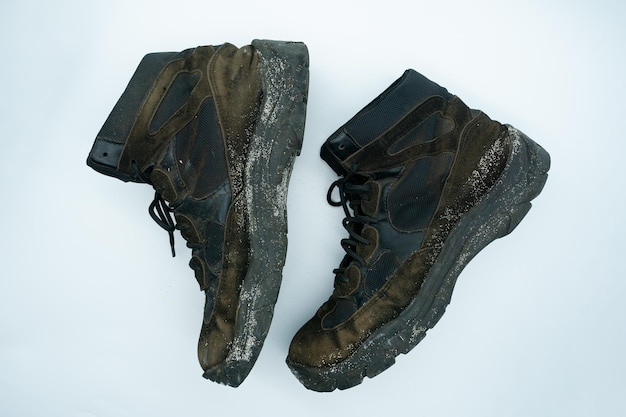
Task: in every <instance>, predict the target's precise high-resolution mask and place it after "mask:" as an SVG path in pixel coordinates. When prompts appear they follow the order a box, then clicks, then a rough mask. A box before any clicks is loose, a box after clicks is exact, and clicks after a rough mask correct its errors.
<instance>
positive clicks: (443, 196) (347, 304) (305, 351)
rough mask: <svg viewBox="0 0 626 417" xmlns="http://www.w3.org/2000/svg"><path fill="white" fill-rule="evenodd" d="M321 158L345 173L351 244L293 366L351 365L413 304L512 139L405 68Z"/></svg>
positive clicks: (342, 197)
mask: <svg viewBox="0 0 626 417" xmlns="http://www.w3.org/2000/svg"><path fill="white" fill-rule="evenodd" d="M321 154H322V158H323V159H324V160H325V161H326V162H327V163H328V164H329V165H330V166H331V167H332V168H333V170H335V172H336V173H337V174H338V175H340V176H341V177H340V178H339V179H338V180H337V181H336V182H335V183H334V184H333V185H332V186H331V189H330V190H329V203H331V204H333V205H336V206H343V208H344V211H345V213H346V218H345V219H344V222H343V223H344V227H345V228H346V229H347V232H348V236H349V237H348V238H346V239H344V240H343V241H342V246H343V247H344V250H345V251H346V256H345V257H344V259H343V261H342V263H341V264H340V266H339V268H337V269H336V270H335V271H334V272H335V274H336V276H335V286H334V292H333V294H332V295H331V297H330V298H329V300H328V301H327V302H326V303H324V305H322V307H320V309H319V310H318V311H317V313H316V315H315V316H314V317H313V318H312V319H311V320H310V321H309V322H308V323H307V324H305V325H304V326H303V328H302V329H300V331H299V332H298V333H297V334H296V336H295V337H294V339H293V341H292V344H291V347H290V351H289V357H288V360H289V361H291V362H292V363H297V364H301V365H304V366H313V367H323V366H331V365H332V364H334V363H338V362H340V361H342V360H343V359H345V358H347V357H348V356H349V355H350V354H351V353H352V352H354V351H355V350H356V349H357V348H358V347H359V346H360V344H361V343H362V342H363V341H364V340H365V339H366V338H367V337H368V336H370V335H371V334H373V333H374V332H375V331H376V330H377V329H379V328H381V327H382V326H384V325H385V324H386V323H388V322H390V321H392V320H393V319H394V318H396V317H397V316H398V315H399V314H400V313H401V312H402V311H403V309H404V308H406V307H407V305H408V304H409V303H410V302H411V301H412V300H413V299H414V298H415V296H416V295H417V293H418V292H419V291H420V289H421V287H422V285H423V283H424V280H425V279H426V278H427V276H428V272H429V270H430V269H431V267H432V265H433V264H434V263H435V261H436V259H437V256H438V254H439V252H440V251H441V248H442V246H443V245H444V243H445V240H446V237H447V236H448V234H449V233H450V231H451V230H452V229H453V228H454V226H455V225H456V224H457V223H458V221H459V220H460V219H461V218H462V217H463V215H464V214H465V213H467V212H468V211H469V210H470V209H471V208H472V207H473V206H474V205H476V203H477V202H478V201H480V199H481V198H482V196H484V195H485V194H486V193H487V192H488V190H489V189H490V187H491V186H492V185H493V184H494V183H495V182H496V181H497V179H498V177H499V176H500V174H501V173H502V170H503V169H504V166H505V164H506V160H507V155H508V154H509V141H508V139H507V135H506V127H504V126H503V125H501V124H500V123H498V122H495V121H492V120H491V119H489V117H487V116H486V115H485V114H483V113H482V112H479V111H475V110H471V109H470V108H468V107H467V106H466V105H465V104H464V103H463V102H462V101H461V100H460V99H459V98H458V97H456V96H454V95H451V94H450V93H448V91H447V90H446V89H444V88H443V87H440V86H439V85H437V84H435V83H433V82H432V81H430V80H428V79H426V78H425V77H423V76H422V75H420V74H418V73H417V72H415V71H413V70H408V71H406V72H405V74H404V75H403V76H402V77H401V78H400V79H398V80H397V81H396V82H395V83H394V84H392V85H391V86H390V87H389V88H388V89H387V90H386V91H385V92H383V93H382V94H381V95H380V96H379V97H377V98H376V99H375V100H374V101H373V102H372V103H370V104H369V105H368V106H366V107H365V108H364V109H363V110H361V111H360V112H359V113H358V114H357V115H356V116H355V117H353V118H352V119H351V120H350V121H349V122H348V123H346V124H345V125H344V126H342V127H341V128H340V129H339V130H337V131H336V132H335V133H334V134H333V135H332V136H331V137H330V138H329V139H328V140H327V141H326V142H325V144H324V145H323V147H322V151H321ZM333 190H336V191H334V192H333ZM336 194H339V198H336V197H333V195H336Z"/></svg>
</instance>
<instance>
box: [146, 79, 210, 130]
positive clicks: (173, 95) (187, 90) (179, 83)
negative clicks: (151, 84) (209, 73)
mask: <svg viewBox="0 0 626 417" xmlns="http://www.w3.org/2000/svg"><path fill="white" fill-rule="evenodd" d="M199 80H200V74H199V73H198V72H195V73H193V72H192V73H190V72H182V73H180V74H178V75H177V76H176V78H174V81H173V82H172V84H171V85H170V87H169V89H168V90H167V93H166V94H165V97H163V100H162V101H161V103H160V104H159V107H158V108H157V111H156V112H155V114H154V117H153V118H152V120H151V121H150V133H156V132H158V131H159V129H160V128H161V126H163V125H164V124H165V122H167V121H168V120H169V118H170V117H172V116H173V115H174V113H176V111H177V110H178V109H180V108H181V107H182V106H183V105H184V104H185V103H186V102H187V100H189V97H190V96H191V91H192V90H193V88H194V87H195V86H196V84H197V83H198V81H199Z"/></svg>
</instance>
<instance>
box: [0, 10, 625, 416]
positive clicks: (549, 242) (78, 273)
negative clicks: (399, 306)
mask: <svg viewBox="0 0 626 417" xmlns="http://www.w3.org/2000/svg"><path fill="white" fill-rule="evenodd" d="M625 11H626V7H625V6H624V3H623V2H620V1H601V0H599V1H595V2H586V1H552V2H551V1H544V0H541V1H538V0H524V1H515V2H500V1H486V0H477V1H472V2H466V1H460V0H450V1H447V2H434V1H431V2H409V1H406V2H401V1H397V0H387V1H384V2H372V1H339V0H337V1H328V2H327V1H322V0H319V1H315V2H294V1H279V0H268V1H232V2H231V1H228V2H226V1H222V2H210V1H186V0H180V1H177V2H166V1H126V0H124V1H117V0H116V1H112V0H109V1H94V2H90V1H78V0H60V1H55V2H44V1H39V2H38V1H33V0H21V1H19V2H18V1H9V2H4V3H3V4H2V5H1V6H0V34H1V36H0V51H1V54H2V64H1V66H0V91H1V97H2V98H1V99H0V106H1V107H0V132H1V135H2V139H1V140H2V164H0V174H1V176H0V178H1V181H2V183H1V185H2V187H1V189H2V191H3V199H2V202H1V203H0V210H1V213H2V215H1V216H0V230H2V234H1V235H0V236H2V250H1V251H0V415H2V416H47V417H51V416H80V417H87V416H98V417H108V416H151V417H160V416H201V415H223V416H240V415H241V416H243V415H246V416H249V415H260V416H268V415H272V416H288V415H298V416H320V415H324V416H331V415H339V414H343V415H354V416H375V415H409V414H411V415H423V416H459V415H463V416H481V417H486V416H498V417H500V416H524V417H527V416H568V417H574V416H584V417H587V416H591V415H597V416H603V417H611V416H624V415H626V403H625V401H624V398H623V394H624V392H626V360H625V359H624V352H626V332H625V331H624V330H625V329H624V327H625V326H624V324H625V323H624V318H625V317H626V303H625V302H624V294H626V276H625V274H624V267H623V260H622V259H621V258H622V256H624V245H623V244H622V241H623V239H624V237H623V235H624V233H625V232H626V228H625V222H624V218H623V214H624V212H625V211H626V210H625V209H626V207H625V197H624V181H625V179H626V176H625V170H624V165H625V164H624V161H625V160H624V154H625V151H626V145H625V143H626V138H625V137H624V123H623V120H624V114H625V112H624V110H625V108H624V104H623V103H624V100H625V97H626V88H625V87H626V83H625V81H624V74H626V65H625V64H626V63H625V53H624V46H623V42H624V40H626V29H625V26H624V24H623V22H624V19H625V18H626V13H625ZM254 38H267V39H283V40H301V41H304V42H306V44H307V45H308V47H309V52H310V58H311V66H310V75H311V79H310V94H309V106H308V114H307V126H306V133H305V141H304V147H303V149H302V155H301V157H300V158H299V159H298V160H297V161H296V166H295V170H294V172H293V176H292V181H291V186H290V189H289V200H288V210H289V252H288V257H287V263H286V266H285V269H284V278H283V285H282V287H281V293H280V296H279V300H278V304H277V305H276V313H275V317H274V322H273V324H272V328H271V330H270V333H269V336H268V337H267V339H266V342H265V346H264V349H263V351H262V353H261V355H260V357H259V359H258V362H257V364H256V366H255V368H254V369H253V370H252V373H251V374H250V376H249V377H248V379H247V380H246V381H245V382H244V383H243V385H242V386H241V387H240V388H237V389H233V388H229V387H224V386H220V385H217V384H215V383H212V382H210V381H207V380H204V379H203V378H202V377H201V369H200V367H199V365H198V363H197V359H196V353H195V352H196V341H197V336H198V331H199V326H200V320H201V316H202V306H203V296H202V294H201V293H200V292H199V291H198V289H197V284H196V282H195V280H194V279H193V272H192V271H191V270H190V269H189V268H188V266H187V262H188V260H189V252H188V250H187V249H186V248H185V247H184V240H183V239H182V238H180V237H177V253H178V256H177V257H176V258H174V259H172V258H171V257H170V256H169V246H168V240H167V234H166V233H165V232H163V231H162V230H161V229H160V228H159V227H157V226H156V225H155V224H154V223H153V222H152V220H151V219H150V217H149V216H148V214H147V211H146V208H147V205H148V203H149V202H150V200H151V198H152V191H151V189H150V188H149V187H146V186H141V185H137V184H125V183H123V182H121V181H117V180H114V179H112V178H109V177H105V176H103V175H100V174H97V173H96V172H95V171H92V170H91V169H90V168H88V167H87V166H86V165H85V159H86V157H87V154H88V152H89V150H90V148H91V145H92V142H93V139H94V138H95V135H96V133H97V132H98V130H99V129H100V127H101V125H102V123H103V122H104V120H105V119H106V117H107V115H108V114H109V112H110V110H111V109H112V107H113V105H114V104H115V102H116V101H117V99H118V97H119V96H120V94H121V93H122V91H123V89H124V87H125V86H126V84H127V82H128V81H129V79H130V76H131V75H132V73H133V71H134V70H135V68H136V66H137V64H138V63H139V60H140V59H141V57H142V56H143V55H144V54H146V53H148V52H157V51H179V50H182V49H186V48H189V47H193V46H197V45H203V44H220V43H223V42H231V43H234V44H236V45H238V46H242V45H244V44H248V43H249V42H250V41H251V40H252V39H254ZM406 68H414V69H416V70H417V71H419V72H421V73H423V74H424V75H425V76H427V77H429V78H430V79H432V80H433V81H435V82H437V83H439V84H441V85H443V86H445V87H446V88H448V90H449V91H451V92H452V93H454V94H457V95H459V96H460V97H461V98H462V99H463V100H464V101H465V102H466V103H468V104H469V105H470V106H472V107H474V108H479V109H481V110H483V111H485V112H486V113H487V114H489V115H490V116H491V117H492V118H494V119H496V120H499V121H501V122H505V123H510V124H513V125H514V126H516V127H518V128H519V129H521V130H522V131H524V132H525V133H526V134H528V135H529V136H530V137H532V138H533V139H535V140H536V141H537V142H539V143H540V144H542V145H543V146H544V147H545V148H546V149H547V150H548V151H549V152H550V154H551V156H552V169H551V171H550V176H549V178H548V182H547V184H546V187H545V189H544V192H543V193H542V194H541V195H540V196H539V197H538V198H537V199H536V200H535V201H534V205H533V209H532V210H531V211H530V213H529V214H528V216H527V217H526V219H525V220H524V221H523V222H522V223H521V225H520V226H519V227H518V228H517V229H516V230H515V231H514V232H513V233H512V234H511V235H510V236H508V237H506V238H504V239H500V240H498V241H496V242H494V243H493V244H492V245H490V246H489V247H488V248H487V249H485V250H484V251H483V252H481V253H480V254H479V255H478V256H477V258H476V259H475V260H474V261H472V262H471V263H470V265H469V266H468V267H467V268H466V269H465V271H464V272H463V273H462V274H461V276H460V278H459V281H458V284H457V287H456V289H455V293H454V296H453V298H452V303H451V304H450V306H449V308H448V311H447V313H446V314H445V315H444V317H443V318H442V320H441V321H440V323H439V324H438V325H437V326H436V327H435V328H434V329H432V330H431V331H430V332H429V334H428V335H427V337H426V338H425V339H424V340H423V341H422V343H420V344H419V345H418V346H417V347H416V348H415V349H413V351H412V352H411V353H410V354H409V355H402V356H400V357H399V358H398V360H397V363H396V365H394V366H393V367H391V368H390V369H389V370H387V371H386V372H384V373H383V374H381V375H379V376H378V377H376V378H374V379H366V380H365V381H364V383H363V384H361V385H360V386H357V387H355V388H353V389H350V390H348V391H344V392H339V391H336V392H334V393H332V394H318V393H313V392H310V391H307V390H306V389H304V388H303V387H302V386H301V385H300V384H299V382H298V381H297V380H296V379H295V378H294V377H293V376H292V375H291V373H290V371H289V370H288V368H287V367H286V365H285V364H284V358H285V356H286V353H287V348H288V345H289V342H290V340H291V337H292V336H293V334H294V333H295V332H296V330H297V329H298V328H299V327H300V326H301V325H302V324H303V323H304V322H305V321H306V320H307V319H308V318H309V317H310V316H311V315H312V314H313V313H314V311H315V310H316V309H317V307H318V306H319V305H320V304H321V302H322V301H323V300H325V299H326V298H327V297H328V295H329V294H330V292H331V290H332V279H333V276H332V269H333V268H334V267H336V266H337V264H338V262H339V260H340V259H341V257H342V256H343V252H342V250H341V247H340V245H339V240H340V239H341V238H342V237H345V236H344V235H345V231H344V230H343V228H342V227H341V218H342V210H341V209H339V208H333V207H330V206H328V205H327V203H326V200H325V196H326V190H327V187H328V186H329V185H330V183H331V182H332V181H333V180H334V179H335V177H334V175H333V173H332V171H331V170H330V169H329V168H328V167H327V166H326V165H325V163H324V162H323V161H322V160H321V159H320V158H319V148H320V146H321V144H322V143H323V141H324V140H325V139H326V137H327V136H328V135H330V134H331V133H332V132H333V131H334V130H335V129H336V128H337V127H339V126H340V125H341V124H343V123H344V122H345V121H347V120H348V118H350V117H351V116H352V115H353V114H354V113H355V112H356V111H358V110H359V109H361V108H362V107H363V106H364V105H366V104H367V103H368V102H369V101H370V100H371V99H373V98H374V97H375V96H376V95H378V94H379V93H380V92H381V91H382V90H383V89H384V88H386V87H387V86H388V85H389V84H390V83H391V82H393V81H394V80H395V79H396V78H398V77H399V76H400V75H401V74H402V72H403V71H404V70H405V69H406Z"/></svg>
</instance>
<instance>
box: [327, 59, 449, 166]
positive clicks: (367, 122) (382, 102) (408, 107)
mask: <svg viewBox="0 0 626 417" xmlns="http://www.w3.org/2000/svg"><path fill="white" fill-rule="evenodd" d="M432 96H440V97H443V98H444V99H446V100H447V99H450V98H451V97H452V95H451V94H450V93H449V92H448V90H446V89H445V88H443V87H441V86H440V85H438V84H436V83H434V82H432V81H430V80H429V79H427V78H426V77H424V76H423V75H421V74H419V73H417V72H416V71H414V70H412V69H409V70H406V71H405V72H404V74H403V75H402V77H400V78H398V79H397V80H396V81H395V82H394V83H393V84H391V85H390V86H389V87H388V88H387V89H386V90H385V91H383V93H382V94H380V95H379V96H378V97H376V98H375V99H374V100H373V101H372V102H371V103H369V104H368V105H367V106H365V107H364V108H363V109H362V110H361V111H359V112H358V113H357V114H356V115H355V116H354V117H353V118H352V119H350V121H348V122H347V123H346V124H345V125H343V126H341V127H340V128H339V129H338V130H337V131H336V132H335V133H333V134H332V135H331V136H330V138H328V140H327V141H326V142H325V143H324V145H323V146H322V150H321V157H322V159H324V161H326V162H327V163H328V165H330V167H331V168H332V169H333V170H334V171H335V172H336V173H337V174H339V175H345V174H346V172H347V171H350V170H351V169H352V167H351V166H350V157H351V156H352V155H354V154H355V153H357V152H358V151H359V150H361V149H362V148H364V147H365V146H367V145H368V144H369V143H371V142H373V141H374V140H375V139H377V138H378V137H380V136H381V135H382V134H383V133H385V132H386V131H387V130H389V129H390V128H391V127H392V126H394V125H395V124H396V123H398V122H399V121H400V120H402V119H403V118H404V117H405V116H406V115H407V114H409V113H410V112H411V111H412V110H413V109H414V108H415V107H417V106H418V105H419V104H421V103H422V102H424V100H426V99H427V98H429V97H432Z"/></svg>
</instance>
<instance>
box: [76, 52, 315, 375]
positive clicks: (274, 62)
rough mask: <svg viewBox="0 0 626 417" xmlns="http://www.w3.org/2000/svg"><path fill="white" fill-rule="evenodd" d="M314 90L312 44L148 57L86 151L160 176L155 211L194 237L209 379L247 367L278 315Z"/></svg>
mask: <svg viewBox="0 0 626 417" xmlns="http://www.w3.org/2000/svg"><path fill="white" fill-rule="evenodd" d="M307 88H308V52H307V48H306V46H305V45H304V44H303V43H297V42H279V41H265V40H255V41H253V42H252V45H248V46H244V47H242V48H240V49H238V48H237V47H235V46H233V45H231V44H224V45H221V46H216V47H213V46H202V47H198V48H193V49H188V50H185V51H182V52H180V53H174V52H172V53H153V54H149V55H146V56H145V57H144V58H143V60H142V61H141V63H140V64H139V67H138V68H137V70H136V72H135V74H134V75H133V77H132V79H131V81H130V83H129V85H128V87H127V88H126V90H125V91H124V93H123V95H122V96H121V98H120V99H119V101H118V103H117V104H116V106H115V108H114V109H113V111H112V112H111V114H110V116H109V118H108V119H107V120H106V122H105V124H104V126H103V127H102V129H101V131H100V132H99V133H98V136H97V138H96V140H95V143H94V145H93V148H92V150H91V153H90V154H89V158H88V159H87V164H88V165H89V166H91V167H92V168H94V169H95V170H97V171H99V172H101V173H103V174H106V175H110V176H113V177H116V178H119V179H121V180H123V181H133V182H140V183H146V184H150V185H152V186H153V187H154V189H155V190H156V194H155V198H154V201H153V202H152V204H151V205H150V214H151V215H152V217H153V218H154V219H155V220H156V221H157V223H159V224H160V225H161V226H162V227H163V228H164V229H166V230H167V231H168V233H169V234H170V242H171V245H172V254H173V250H174V245H173V232H174V230H175V229H179V230H180V232H181V235H182V236H183V237H184V238H185V239H186V240H187V246H188V247H189V248H191V249H192V258H191V261H190V263H189V265H190V267H191V268H192V269H193V270H194V271H195V277H196V279H197V281H198V284H200V289H201V290H202V291H204V292H205V294H206V304H205V309H204V320H203V323H202V329H201V333H200V340H199V343H198V359H199V361H200V365H201V366H202V368H203V369H204V377H206V378H209V379H211V380H214V381H217V382H220V383H223V384H227V385H231V386H238V385H239V384H240V383H241V382H242V381H243V379H244V378H245V377H246V376H247V375H248V373H249V372H250V369H251V368H252V366H253V364H254V362H255V360H256V358H257V356H258V354H259V351H260V349H261V347H262V345H263V341H264V340H265V336H266V335H267V332H268V329H269V325H270V322H271V319H272V315H273V309H274V304H275V302H276V298H277V296H278V290H279V286H280V281H281V274H282V268H283V265H284V261H285V254H286V250H287V237H286V232H287V223H286V196H287V185H288V182H289V177H290V175H291V169H292V167H293V163H294V160H295V157H296V155H298V154H299V152H300V149H301V146H302V139H303V133H304V121H305V110H306V99H307ZM172 214H173V218H172ZM174 219H175V220H174Z"/></svg>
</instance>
